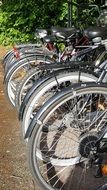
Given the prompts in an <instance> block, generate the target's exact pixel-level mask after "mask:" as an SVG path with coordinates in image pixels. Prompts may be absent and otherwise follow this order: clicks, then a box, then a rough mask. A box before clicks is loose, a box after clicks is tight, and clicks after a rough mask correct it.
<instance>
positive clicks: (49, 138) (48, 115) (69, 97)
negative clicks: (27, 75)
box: [28, 83, 107, 190]
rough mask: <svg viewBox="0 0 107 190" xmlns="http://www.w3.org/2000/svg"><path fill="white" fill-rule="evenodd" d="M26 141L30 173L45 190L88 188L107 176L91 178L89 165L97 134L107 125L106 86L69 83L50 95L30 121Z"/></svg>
mask: <svg viewBox="0 0 107 190" xmlns="http://www.w3.org/2000/svg"><path fill="white" fill-rule="evenodd" d="M32 123H33V125H34V129H33V131H32V132H31V134H30V138H29V141H28V157H29V165H30V170H31V173H32V175H33V177H34V179H35V180H36V181H37V182H38V183H39V185H40V186H41V187H42V188H43V189H46V190H59V189H62V190H65V189H68V190H71V189H75V190H80V189H82V190H83V189H84V190H86V189H87V190H91V189H94V188H97V187H98V186H100V185H101V184H104V181H106V180H107V178H104V179H102V178H99V179H97V178H95V177H94V176H93V175H94V174H93V171H94V169H93V167H91V165H90V161H91V158H92V156H93V155H94V153H95V149H96V147H95V142H96V140H97V139H98V133H99V132H100V131H101V130H102V128H103V127H104V126H105V125H106V124H107V87H106V85H104V84H103V85H100V84H95V83H93V84H90V85H89V84H88V85H86V84H85V85H80V86H77V88H76V89H75V88H74V89H73V87H72V86H71V87H70V88H67V89H65V90H63V91H62V92H60V93H58V94H57V95H55V96H54V97H52V98H51V99H50V100H49V101H48V102H46V103H45V104H44V106H43V107H42V108H41V109H40V110H39V112H38V114H37V116H36V118H35V119H34V120H33V121H32Z"/></svg>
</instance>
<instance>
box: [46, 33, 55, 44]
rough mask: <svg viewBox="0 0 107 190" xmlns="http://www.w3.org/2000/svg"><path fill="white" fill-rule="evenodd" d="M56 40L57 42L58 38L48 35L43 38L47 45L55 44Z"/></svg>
mask: <svg viewBox="0 0 107 190" xmlns="http://www.w3.org/2000/svg"><path fill="white" fill-rule="evenodd" d="M55 40H56V38H55V36H53V35H47V36H45V37H44V38H43V41H44V42H46V43H49V42H55Z"/></svg>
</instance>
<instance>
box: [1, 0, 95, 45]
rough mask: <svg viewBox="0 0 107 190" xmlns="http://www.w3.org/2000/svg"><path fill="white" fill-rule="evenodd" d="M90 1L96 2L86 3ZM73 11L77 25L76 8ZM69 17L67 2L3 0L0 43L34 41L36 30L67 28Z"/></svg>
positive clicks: (65, 0)
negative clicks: (58, 26) (52, 27)
mask: <svg viewBox="0 0 107 190" xmlns="http://www.w3.org/2000/svg"><path fill="white" fill-rule="evenodd" d="M89 1H92V2H94V0H85V2H89ZM73 2H76V0H73ZM77 2H78V3H80V2H82V0H77ZM72 11H73V14H72V15H73V20H74V25H77V22H78V19H77V14H76V8H75V7H73V8H72ZM67 15H68V3H67V0H53V1H52V0H26V1H25V0H20V1H19V0H2V5H1V8H0V43H1V44H4V45H8V44H13V43H23V42H28V41H34V33H35V29H36V28H50V27H51V26H53V25H60V26H67V17H68V16H67ZM85 15H86V12H84V14H83V15H82V16H81V17H83V19H84V16H85ZM88 18H89V17H88ZM90 20H91V19H89V21H90ZM89 21H88V22H89ZM79 27H80V26H79Z"/></svg>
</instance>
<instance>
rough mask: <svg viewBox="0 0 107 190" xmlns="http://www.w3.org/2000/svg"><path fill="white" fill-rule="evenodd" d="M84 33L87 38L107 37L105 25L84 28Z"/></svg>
mask: <svg viewBox="0 0 107 190" xmlns="http://www.w3.org/2000/svg"><path fill="white" fill-rule="evenodd" d="M83 33H84V35H85V36H87V37H88V38H89V39H93V38H96V37H101V38H102V39H107V27H98V26H95V27H90V28H87V29H86V30H84V32H83Z"/></svg>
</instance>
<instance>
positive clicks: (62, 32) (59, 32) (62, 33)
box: [51, 26, 77, 39]
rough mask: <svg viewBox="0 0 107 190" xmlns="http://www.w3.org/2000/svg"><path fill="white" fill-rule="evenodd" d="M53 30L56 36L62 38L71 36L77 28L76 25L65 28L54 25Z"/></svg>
mask: <svg viewBox="0 0 107 190" xmlns="http://www.w3.org/2000/svg"><path fill="white" fill-rule="evenodd" d="M51 31H52V33H53V35H55V36H56V37H60V38H62V39H67V38H70V37H71V36H72V35H74V34H75V33H76V31H77V30H76V29H75V28H74V27H72V28H63V27H59V26H54V27H52V28H51Z"/></svg>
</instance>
